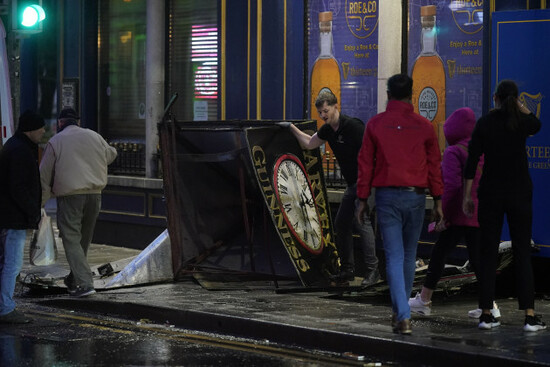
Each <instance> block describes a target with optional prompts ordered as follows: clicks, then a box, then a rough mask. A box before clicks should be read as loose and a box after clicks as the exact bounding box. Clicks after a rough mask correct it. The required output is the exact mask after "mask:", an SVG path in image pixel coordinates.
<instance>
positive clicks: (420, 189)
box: [357, 74, 443, 334]
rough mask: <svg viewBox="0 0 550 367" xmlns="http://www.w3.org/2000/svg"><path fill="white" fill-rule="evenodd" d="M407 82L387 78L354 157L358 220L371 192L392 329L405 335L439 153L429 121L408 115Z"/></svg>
mask: <svg viewBox="0 0 550 367" xmlns="http://www.w3.org/2000/svg"><path fill="white" fill-rule="evenodd" d="M412 83H413V81H412V79H411V78H410V77H409V76H407V75H404V74H398V75H394V76H392V77H391V78H390V79H388V91H387V93H388V99H389V101H388V105H387V107H386V111H385V112H383V113H380V114H378V115H376V116H374V117H373V118H371V119H370V120H369V122H368V123H367V126H366V130H365V134H364V136H363V144H362V146H361V150H360V151H359V156H358V165H359V175H358V179H357V197H358V198H359V200H360V204H359V207H358V209H357V216H358V219H360V218H363V214H364V212H365V211H366V210H367V209H368V208H367V198H368V197H369V194H370V191H371V188H372V187H376V192H375V198H376V213H377V217H378V224H379V226H380V231H381V234H382V240H383V244H384V252H385V254H386V275H387V281H388V284H389V287H390V294H391V299H392V310H393V318H392V327H393V331H394V332H396V333H400V334H410V333H411V331H412V330H411V323H410V318H411V310H410V307H409V303H408V301H409V297H410V295H411V290H412V284H413V279H414V272H415V263H416V248H417V246H418V239H419V238H420V233H421V231H422V225H423V223H424V212H425V204H426V196H425V194H426V189H429V190H430V193H431V195H432V196H433V198H434V217H435V220H439V219H440V218H441V217H442V216H443V213H442V210H441V195H442V194H443V183H442V179H441V168H440V164H441V153H440V151H439V146H438V143H437V137H436V134H435V131H434V129H433V127H432V124H431V123H430V121H428V120H427V119H425V118H424V117H422V116H420V115H418V114H416V113H414V109H413V106H412V104H411V97H412Z"/></svg>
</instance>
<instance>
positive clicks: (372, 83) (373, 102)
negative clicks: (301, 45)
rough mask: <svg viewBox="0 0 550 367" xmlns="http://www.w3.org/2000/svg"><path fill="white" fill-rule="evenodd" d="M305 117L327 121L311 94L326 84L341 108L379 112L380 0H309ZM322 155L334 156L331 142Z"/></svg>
mask: <svg viewBox="0 0 550 367" xmlns="http://www.w3.org/2000/svg"><path fill="white" fill-rule="evenodd" d="M308 6H309V9H308V67H309V103H308V109H309V111H308V116H309V117H310V118H311V119H313V120H317V126H318V128H319V127H321V126H322V125H323V124H324V123H325V122H324V121H323V120H322V119H321V118H320V117H319V114H318V113H317V109H316V108H315V99H316V98H317V96H318V95H319V92H320V91H321V90H323V89H325V88H326V89H329V90H330V91H332V92H333V93H334V95H336V98H337V99H338V108H339V110H340V112H341V113H343V114H345V115H348V116H353V117H357V118H359V119H361V120H362V121H363V122H366V121H368V120H369V119H370V118H371V117H372V116H374V115H375V114H376V113H377V92H378V91H377V85H378V81H377V78H378V6H379V0H376V1H375V0H371V1H359V2H350V1H346V0H331V1H326V0H311V1H309V2H308ZM326 153H327V154H325V158H326V159H327V160H330V161H331V162H332V161H334V158H333V157H332V155H331V154H332V153H331V150H330V147H328V146H327V147H326Z"/></svg>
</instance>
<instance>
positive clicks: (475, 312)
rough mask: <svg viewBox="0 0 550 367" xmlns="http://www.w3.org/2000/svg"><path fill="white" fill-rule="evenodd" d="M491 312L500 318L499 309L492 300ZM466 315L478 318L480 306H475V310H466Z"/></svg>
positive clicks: (496, 317)
mask: <svg viewBox="0 0 550 367" xmlns="http://www.w3.org/2000/svg"><path fill="white" fill-rule="evenodd" d="M491 314H492V315H493V317H494V318H495V319H500V310H499V309H498V306H497V303H496V302H494V301H493V309H492V310H491ZM468 316H469V317H471V318H472V319H479V317H480V316H481V308H476V309H475V310H470V311H468Z"/></svg>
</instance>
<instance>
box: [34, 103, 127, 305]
mask: <svg viewBox="0 0 550 367" xmlns="http://www.w3.org/2000/svg"><path fill="white" fill-rule="evenodd" d="M79 120H80V117H79V116H78V115H77V113H76V112H75V110H73V109H72V108H66V109H64V110H63V111H61V113H60V115H59V118H58V131H57V134H56V135H54V136H53V137H52V138H51V139H50V141H49V142H48V144H47V145H46V149H45V150H44V155H43V157H42V162H41V163H40V180H41V184H42V206H44V204H45V203H46V201H47V200H48V199H49V198H50V197H51V196H54V197H56V198H57V226H58V227H59V234H60V237H61V239H62V241H63V248H64V249H65V255H66V257H67V262H68V263H69V266H70V268H71V272H70V273H69V275H68V276H67V277H66V278H65V285H66V286H67V289H68V290H69V293H70V294H71V295H72V296H75V297H86V296H89V295H91V294H94V293H95V289H94V284H93V279H92V271H91V269H90V266H89V264H88V260H87V259H86V256H87V253H88V248H89V246H90V243H91V242H92V236H93V233H94V227H95V223H96V219H97V216H98V214H99V210H100V207H101V191H102V190H103V188H104V187H105V186H106V185H107V166H108V165H109V164H110V163H112V162H113V161H114V160H115V158H116V156H117V152H116V150H115V148H113V147H111V146H109V144H107V142H106V141H105V140H104V139H103V137H101V135H99V134H98V133H96V132H95V131H92V130H90V129H85V128H81V127H80V121H79Z"/></svg>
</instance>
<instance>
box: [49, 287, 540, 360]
mask: <svg viewBox="0 0 550 367" xmlns="http://www.w3.org/2000/svg"><path fill="white" fill-rule="evenodd" d="M39 303H40V304H43V305H46V306H53V307H60V308H65V309H78V310H81V311H86V312H91V313H102V314H108V315H113V316H118V317H124V318H127V319H130V320H141V319H148V320H151V321H153V322H156V323H159V324H165V323H166V322H167V320H169V323H170V324H171V325H175V326H176V327H178V328H183V329H190V330H198V331H202V332H211V333H218V334H223V335H231V336H236V337H243V338H250V339H256V340H262V341H269V342H271V343H278V344H283V345H290V346H294V347H301V348H308V349H309V348H311V349H316V350H326V351H331V352H334V353H344V352H348V351H361V354H364V355H366V356H368V357H371V358H372V357H374V358H381V359H386V360H397V361H399V360H401V361H403V362H406V361H409V362H410V361H414V362H415V363H422V364H427V365H445V366H465V365H475V366H477V365H491V366H492V365H497V364H498V366H529V365H533V366H538V365H541V364H539V363H537V362H530V361H526V360H516V359H513V358H510V357H509V356H508V357H502V356H500V355H498V354H497V355H495V354H491V353H483V354H481V353H479V350H478V349H476V348H469V347H468V346H467V345H465V346H462V347H461V348H460V349H457V348H445V347H442V345H441V343H434V345H426V344H422V343H417V342H415V340H414V339H413V338H412V337H411V336H405V335H403V336H395V338H393V339H389V338H383V337H378V336H371V335H359V334H353V333H342V332H338V331H330V330H323V329H316V328H307V327H301V326H294V325H288V324H282V323H277V322H265V321H262V320H257V319H250V318H243V317H238V316H228V315H223V314H219V313H212V312H200V311H191V310H181V309H174V308H166V307H159V306H148V305H144V304H139V303H131V302H116V301H105V300H96V299H93V298H86V299H77V298H68V297H67V298H64V297H62V298H55V299H48V300H43V301H40V302H39ZM400 356H406V359H405V360H403V357H400Z"/></svg>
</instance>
